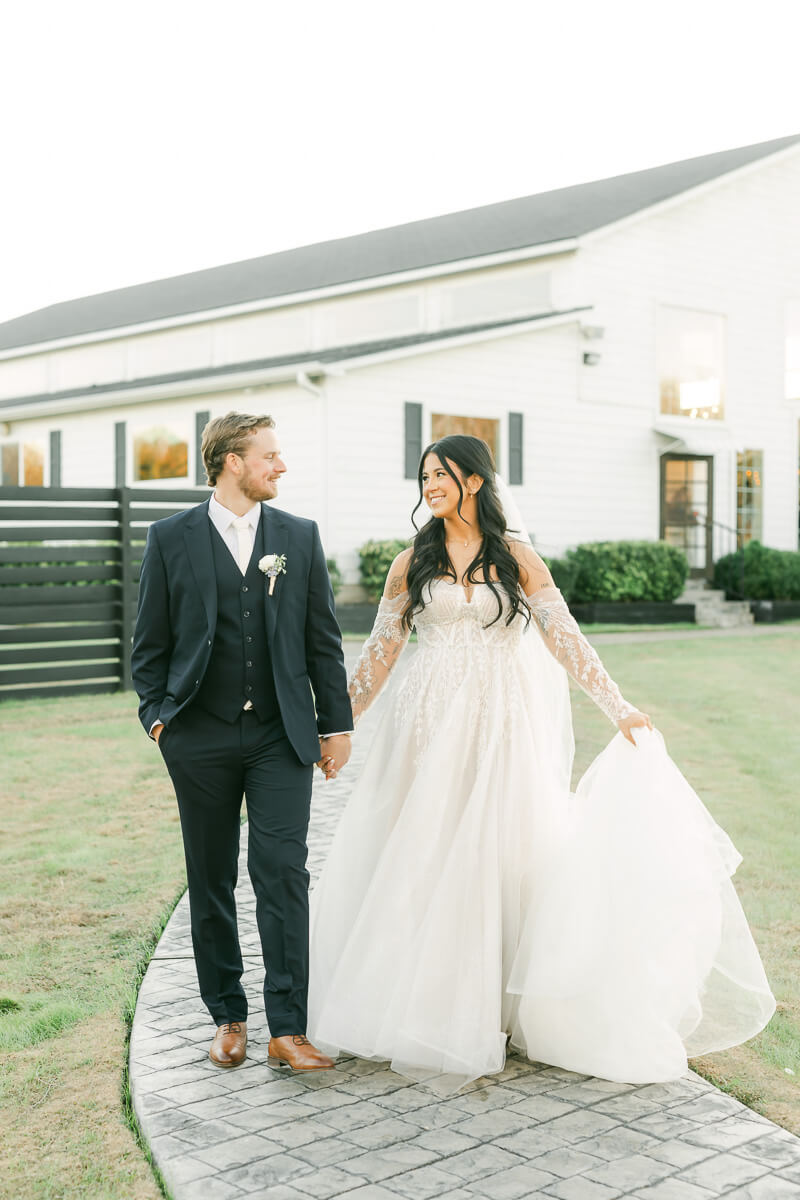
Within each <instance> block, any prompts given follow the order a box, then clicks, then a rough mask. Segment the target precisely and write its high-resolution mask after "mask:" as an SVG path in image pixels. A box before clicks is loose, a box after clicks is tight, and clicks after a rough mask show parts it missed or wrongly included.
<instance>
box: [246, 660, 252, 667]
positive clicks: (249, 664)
mask: <svg viewBox="0 0 800 1200" xmlns="http://www.w3.org/2000/svg"><path fill="white" fill-rule="evenodd" d="M252 665H253V660H252V659H251V658H248V660H247V662H246V663H245V666H248V667H252Z"/></svg>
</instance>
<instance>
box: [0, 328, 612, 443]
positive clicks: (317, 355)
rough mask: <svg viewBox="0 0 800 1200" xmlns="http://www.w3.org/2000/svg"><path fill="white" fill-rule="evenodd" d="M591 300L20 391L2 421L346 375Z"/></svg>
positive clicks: (499, 332) (4, 406) (504, 331)
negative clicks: (460, 324) (252, 357)
mask: <svg viewBox="0 0 800 1200" xmlns="http://www.w3.org/2000/svg"><path fill="white" fill-rule="evenodd" d="M590 311H591V305H585V306H582V307H580V308H572V309H565V310H563V311H560V312H552V313H542V314H541V315H539V316H530V317H518V318H515V319H512V320H509V321H502V322H494V323H491V324H489V323H487V324H485V325H481V326H472V327H470V328H468V329H453V330H441V331H439V332H438V333H433V334H422V335H418V336H416V337H408V338H397V339H395V344H394V345H387V344H386V343H385V342H374V343H366V344H364V345H360V346H341V347H333V348H330V349H328V350H322V351H314V352H312V353H309V354H306V355H303V354H298V355H295V356H286V357H285V358H284V359H265V360H263V361H262V362H258V363H234V364H231V365H230V366H229V367H221V368H220V367H217V368H211V369H208V368H205V369H198V370H196V371H183V372H180V373H176V374H174V375H169V376H160V377H151V378H147V379H141V380H133V381H130V382H128V381H126V382H125V383H117V384H101V385H99V386H97V387H90V388H83V389H81V388H72V389H70V390H69V391H68V392H54V393H52V394H48V393H45V394H42V395H36V396H17V397H12V398H10V399H7V400H0V421H22V420H30V419H31V418H39V417H48V416H58V415H61V414H63V413H70V412H92V411H97V410H98V409H101V408H119V407H122V406H123V405H128V404H136V403H139V404H141V403H147V402H150V401H156V400H174V399H185V398H186V397H188V396H204V395H212V394H214V393H215V392H229V391H238V390H240V389H241V388H253V387H271V386H275V385H277V384H281V383H295V382H296V381H297V377H298V375H299V374H301V373H302V375H304V376H314V377H317V376H320V377H324V376H325V375H327V374H331V375H341V374H344V373H345V372H346V371H348V370H358V369H360V368H364V367H370V366H377V365H379V364H380V363H382V362H390V361H393V360H395V359H401V358H411V357H414V356H416V355H419V354H429V353H432V352H434V351H438V350H443V349H450V348H451V347H452V348H456V347H459V346H466V345H473V344H475V343H478V342H486V341H494V340H495V339H497V338H504V337H510V336H512V335H515V334H522V333H531V332H538V331H539V330H541V329H550V328H552V327H553V326H557V325H569V324H573V323H575V322H577V321H579V320H580V318H581V314H583V313H586V312H590Z"/></svg>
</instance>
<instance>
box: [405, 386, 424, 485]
mask: <svg viewBox="0 0 800 1200" xmlns="http://www.w3.org/2000/svg"><path fill="white" fill-rule="evenodd" d="M421 454H422V405H421V404H406V473H405V478H406V479H416V478H417V471H418V469H419V459H420V455H421Z"/></svg>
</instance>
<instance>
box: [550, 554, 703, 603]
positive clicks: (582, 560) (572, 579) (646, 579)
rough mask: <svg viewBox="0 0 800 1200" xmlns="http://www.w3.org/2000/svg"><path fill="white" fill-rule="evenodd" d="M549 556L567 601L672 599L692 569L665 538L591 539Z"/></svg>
mask: <svg viewBox="0 0 800 1200" xmlns="http://www.w3.org/2000/svg"><path fill="white" fill-rule="evenodd" d="M545 561H546V562H547V565H548V567H549V568H550V571H551V572H552V575H553V579H554V580H555V582H556V584H557V586H558V587H559V588H560V589H561V591H562V592H563V594H564V599H565V600H566V601H567V603H568V604H591V603H592V602H593V601H605V602H606V603H609V602H611V603H613V602H616V601H636V600H639V601H641V600H647V601H656V602H661V603H669V602H670V601H671V600H675V599H676V597H677V596H679V595H680V594H681V592H682V591H683V587H684V584H685V583H686V577H687V575H688V574H689V563H688V562H687V559H686V555H685V554H684V553H683V551H682V550H679V549H678V548H677V546H670V545H669V543H667V542H589V543H587V544H585V545H582V546H578V547H576V549H574V550H568V551H567V553H566V555H565V557H564V558H561V559H558V558H556V559H545Z"/></svg>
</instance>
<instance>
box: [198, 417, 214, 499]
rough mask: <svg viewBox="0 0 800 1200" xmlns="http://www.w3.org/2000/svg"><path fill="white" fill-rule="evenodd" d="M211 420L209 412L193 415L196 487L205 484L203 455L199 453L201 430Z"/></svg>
mask: <svg viewBox="0 0 800 1200" xmlns="http://www.w3.org/2000/svg"><path fill="white" fill-rule="evenodd" d="M210 420H211V413H210V412H199V413H195V414H194V481H195V483H196V484H197V486H198V487H202V486H203V485H204V484H205V482H206V469H205V467H204V466H203V455H202V454H201V453H200V443H201V441H202V440H203V430H204V429H205V427H206V425H207V424H208V422H209V421H210Z"/></svg>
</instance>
